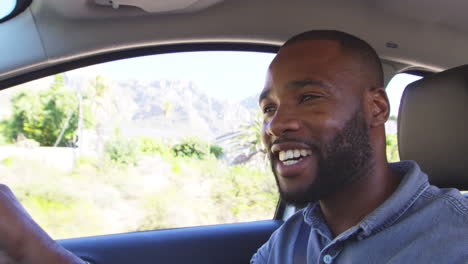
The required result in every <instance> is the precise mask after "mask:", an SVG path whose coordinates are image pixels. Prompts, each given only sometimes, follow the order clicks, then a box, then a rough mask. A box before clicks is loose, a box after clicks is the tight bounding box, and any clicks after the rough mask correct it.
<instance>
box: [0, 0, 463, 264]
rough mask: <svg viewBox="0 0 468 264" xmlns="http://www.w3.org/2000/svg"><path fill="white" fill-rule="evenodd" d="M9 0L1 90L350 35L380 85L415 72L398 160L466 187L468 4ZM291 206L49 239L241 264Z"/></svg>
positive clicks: (108, 257) (146, 258) (97, 256)
mask: <svg viewBox="0 0 468 264" xmlns="http://www.w3.org/2000/svg"><path fill="white" fill-rule="evenodd" d="M14 2H15V7H14V8H13V10H12V13H11V14H9V15H6V16H4V17H3V18H0V36H1V39H2V41H0V53H1V54H2V55H3V56H2V60H1V61H0V89H1V90H4V89H5V90H7V89H8V88H10V87H13V86H16V85H20V84H22V83H26V82H28V81H32V80H36V79H39V78H42V77H46V76H51V75H54V74H57V73H61V72H64V71H68V70H73V69H77V68H81V67H85V66H88V65H94V64H98V63H103V62H109V61H116V60H120V59H125V58H131V57H138V56H145V55H151V54H165V53H175V52H189V51H256V52H266V53H275V52H276V51H277V50H278V48H279V47H280V46H281V44H282V43H283V42H284V41H285V40H287V39H288V38H289V37H290V36H292V35H294V34H297V33H300V32H303V31H306V30H311V29H334V30H340V31H344V32H347V33H350V34H353V35H356V36H358V37H360V38H362V39H364V40H365V41H367V42H368V43H370V44H371V46H373V47H374V48H375V49H376V51H377V53H378V54H379V56H380V58H381V61H382V65H383V69H384V74H385V83H386V84H388V82H389V81H390V80H391V79H392V77H393V76H395V75H396V74H398V73H403V72H407V73H415V74H418V75H420V76H422V77H423V78H422V79H421V80H419V81H416V82H414V83H412V84H410V85H408V86H407V87H406V89H405V92H404V94H403V96H402V99H401V105H400V109H399V115H398V144H399V145H398V149H399V154H400V158H401V160H416V161H417V162H418V163H419V164H420V165H421V167H422V169H423V170H424V171H425V172H426V173H427V174H428V175H429V177H430V182H431V183H432V184H434V185H437V186H439V187H444V188H457V189H459V190H461V191H465V190H468V177H467V171H468V158H467V157H468V156H467V155H465V152H466V151H467V150H468V141H467V140H466V131H467V129H468V127H467V126H468V125H467V122H466V114H467V113H468V103H467V102H468V66H467V65H465V64H467V63H468V53H466V47H467V46H468V23H466V22H467V19H466V10H467V8H468V2H465V1H450V2H443V1H437V0H429V1H428V0H425V1H423V0H415V1H404V0H396V1H356V0H352V1H345V0H317V1H307V0H297V1H288V2H286V1H281V0H237V1H232V0H177V1H175V0H172V1H168V0H164V1H151V0H141V1H132V0H74V1H61V0H16V1H14ZM0 7H1V6H0ZM463 65H464V66H463ZM0 181H1V177H0ZM467 194H468V193H466V192H465V193H464V195H465V196H466V197H468V195H467ZM295 210H296V208H294V207H292V206H290V205H287V204H285V203H283V202H281V201H279V202H278V205H277V209H276V212H275V213H274V215H272V217H271V219H270V220H262V221H253V222H245V223H232V224H219V225H208V226H195V227H183V228H179V227H178V228H166V229H160V230H148V231H139V232H129V233H121V234H110V235H101V236H91V237H77V238H67V239H60V240H59V243H60V244H61V245H63V246H64V247H65V248H67V249H68V250H70V251H71V252H73V253H74V254H76V255H77V256H79V257H81V258H83V259H84V260H86V261H88V262H89V263H96V264H99V263H114V264H120V263H122V264H124V263H139V264H145V263H248V261H249V259H250V258H251V256H252V255H253V254H254V253H255V251H256V250H257V249H258V248H259V247H260V246H261V245H262V244H263V243H265V242H266V241H267V240H268V238H269V236H270V235H271V234H272V232H274V230H276V229H277V228H278V227H279V226H281V224H282V223H283V221H284V220H285V219H287V218H288V216H290V215H291V213H293V212H294V211H295Z"/></svg>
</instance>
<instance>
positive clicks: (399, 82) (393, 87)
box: [385, 73, 422, 162]
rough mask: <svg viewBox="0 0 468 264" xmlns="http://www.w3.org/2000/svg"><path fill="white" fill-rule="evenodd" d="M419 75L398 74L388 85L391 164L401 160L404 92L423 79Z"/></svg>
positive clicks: (388, 143) (388, 150)
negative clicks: (399, 121) (400, 114)
mask: <svg viewBox="0 0 468 264" xmlns="http://www.w3.org/2000/svg"><path fill="white" fill-rule="evenodd" d="M421 78H422V77H421V76H419V75H414V74H409V73H398V74H396V75H395V76H394V77H393V78H392V79H391V80H390V82H389V83H388V85H387V88H386V91H387V96H388V100H389V101H390V117H389V119H388V121H387V122H386V123H385V132H386V135H387V158H388V160H389V161H390V162H395V161H399V160H400V156H399V154H398V140H397V132H398V124H397V119H398V111H399V109H400V100H401V95H402V94H403V91H404V90H405V88H406V86H407V85H409V84H410V83H412V82H414V81H417V80H419V79H421Z"/></svg>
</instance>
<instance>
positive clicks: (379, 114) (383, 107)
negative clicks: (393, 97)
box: [367, 87, 390, 128]
mask: <svg viewBox="0 0 468 264" xmlns="http://www.w3.org/2000/svg"><path fill="white" fill-rule="evenodd" d="M368 92H369V93H368V100H367V102H368V109H369V117H370V118H369V125H370V126H371V127H372V128H374V127H378V126H383V125H384V124H385V122H387V120H388V117H389V115H390V103H389V101H388V97H387V92H385V89H384V88H382V87H379V88H372V89H370V90H368Z"/></svg>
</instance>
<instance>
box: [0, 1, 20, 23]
mask: <svg viewBox="0 0 468 264" xmlns="http://www.w3.org/2000/svg"><path fill="white" fill-rule="evenodd" d="M16 4H17V3H16V0H1V1H0V19H3V18H5V17H7V16H8V15H10V14H11V13H12V12H13V10H15V7H16Z"/></svg>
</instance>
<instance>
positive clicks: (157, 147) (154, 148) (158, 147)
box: [138, 137, 171, 156]
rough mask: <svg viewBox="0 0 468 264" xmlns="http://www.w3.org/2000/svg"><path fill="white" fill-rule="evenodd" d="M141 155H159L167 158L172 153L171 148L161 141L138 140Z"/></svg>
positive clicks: (151, 139) (145, 138)
mask: <svg viewBox="0 0 468 264" xmlns="http://www.w3.org/2000/svg"><path fill="white" fill-rule="evenodd" d="M138 141H139V146H140V151H141V153H143V154H145V155H149V156H154V155H156V154H159V155H161V156H165V155H167V154H169V153H171V148H170V147H169V146H168V145H167V144H165V143H164V142H162V141H161V140H158V139H155V138H152V137H140V138H138Z"/></svg>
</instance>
